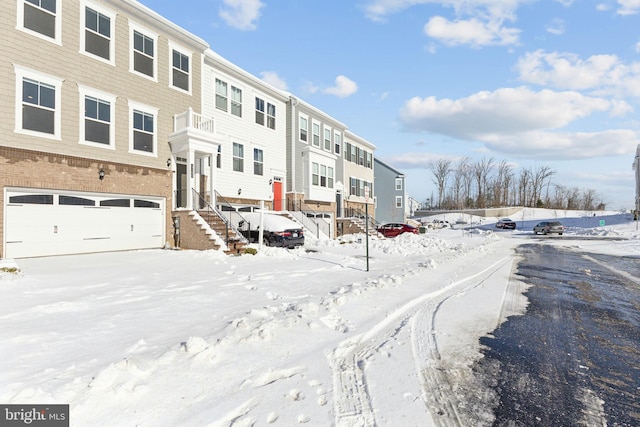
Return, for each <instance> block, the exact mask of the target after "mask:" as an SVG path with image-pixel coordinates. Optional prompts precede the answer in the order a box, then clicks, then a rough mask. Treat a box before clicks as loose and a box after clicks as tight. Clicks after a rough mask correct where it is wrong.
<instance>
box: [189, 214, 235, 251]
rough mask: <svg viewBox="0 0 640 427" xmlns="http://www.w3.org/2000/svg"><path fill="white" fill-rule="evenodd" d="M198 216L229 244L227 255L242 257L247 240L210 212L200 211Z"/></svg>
mask: <svg viewBox="0 0 640 427" xmlns="http://www.w3.org/2000/svg"><path fill="white" fill-rule="evenodd" d="M198 215H200V217H201V218H202V219H203V220H204V221H205V222H206V223H207V224H208V225H209V227H210V228H211V229H212V230H213V231H215V232H216V234H217V235H218V237H219V238H221V239H222V240H223V241H224V242H225V243H226V244H227V250H225V253H226V254H229V255H240V254H243V253H244V251H245V249H246V247H247V240H246V239H245V238H244V237H243V236H241V235H239V234H238V233H237V232H236V231H235V230H234V229H233V228H232V227H229V226H228V225H227V224H226V223H225V221H224V220H223V219H222V218H220V216H218V215H217V214H215V213H212V212H211V211H210V210H201V211H198Z"/></svg>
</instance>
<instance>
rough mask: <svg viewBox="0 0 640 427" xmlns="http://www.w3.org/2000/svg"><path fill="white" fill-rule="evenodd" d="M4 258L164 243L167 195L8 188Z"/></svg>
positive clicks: (110, 249)
mask: <svg viewBox="0 0 640 427" xmlns="http://www.w3.org/2000/svg"><path fill="white" fill-rule="evenodd" d="M5 202H6V203H5V228H4V230H5V233H4V236H5V252H4V254H5V258H26V257H36V256H48V255H64V254H79V253H90V252H106V251H121V250H130V249H147V248H160V247H162V246H163V245H164V243H165V200H164V199H163V198H154V197H140V196H126V195H121V194H84V193H73V192H46V191H37V190H28V191H24V190H8V191H7V193H6V195H5Z"/></svg>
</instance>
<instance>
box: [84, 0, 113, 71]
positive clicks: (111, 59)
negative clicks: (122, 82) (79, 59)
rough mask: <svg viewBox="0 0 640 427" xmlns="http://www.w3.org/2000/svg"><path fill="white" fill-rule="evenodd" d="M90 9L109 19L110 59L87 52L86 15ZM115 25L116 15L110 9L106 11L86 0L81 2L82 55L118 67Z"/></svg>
mask: <svg viewBox="0 0 640 427" xmlns="http://www.w3.org/2000/svg"><path fill="white" fill-rule="evenodd" d="M87 7H88V8H90V9H93V10H95V11H96V12H98V13H101V14H103V15H105V16H108V17H109V26H110V32H109V33H110V35H111V37H110V39H109V59H105V58H103V57H101V56H98V55H95V54H93V53H91V52H87V50H86V44H85V43H86V40H85V31H87V22H86V18H87V14H86V9H87ZM115 23H116V14H115V13H114V12H113V11H111V10H109V9H105V8H104V7H102V6H98V5H97V4H95V3H93V2H90V1H86V0H81V1H80V53H81V54H83V55H87V56H89V57H91V58H94V59H97V60H98V61H102V62H104V63H105V64H109V65H113V66H115V65H116V59H115V56H116V39H115V30H116V27H115Z"/></svg>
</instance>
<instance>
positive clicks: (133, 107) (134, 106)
mask: <svg viewBox="0 0 640 427" xmlns="http://www.w3.org/2000/svg"><path fill="white" fill-rule="evenodd" d="M134 111H140V112H142V113H146V114H149V115H152V116H153V151H152V152H148V151H142V150H136V149H134V148H133V138H134V128H133V113H134ZM129 153H132V154H139V155H141V156H148V157H158V109H157V108H155V107H151V106H149V105H145V104H141V103H138V102H135V101H129Z"/></svg>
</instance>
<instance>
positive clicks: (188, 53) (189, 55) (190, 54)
mask: <svg viewBox="0 0 640 427" xmlns="http://www.w3.org/2000/svg"><path fill="white" fill-rule="evenodd" d="M174 50H175V51H176V52H178V53H179V54H181V55H184V56H186V57H187V58H188V59H189V72H188V73H187V79H188V83H187V84H188V85H189V89H188V90H184V89H183V88H181V87H178V86H176V85H175V83H174V81H173V70H174V69H175V67H174V66H173V51H174ZM168 62H169V87H170V88H171V89H175V90H177V91H179V92H182V93H188V94H189V95H191V88H192V75H193V52H191V51H189V50H188V49H185V48H183V47H182V46H180V45H178V44H176V43H173V42H171V41H169V61H168ZM180 71H182V72H184V70H182V69H180Z"/></svg>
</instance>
